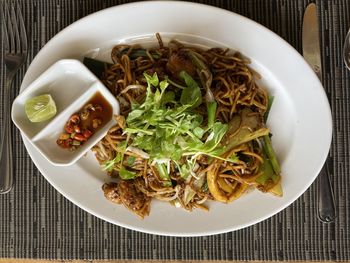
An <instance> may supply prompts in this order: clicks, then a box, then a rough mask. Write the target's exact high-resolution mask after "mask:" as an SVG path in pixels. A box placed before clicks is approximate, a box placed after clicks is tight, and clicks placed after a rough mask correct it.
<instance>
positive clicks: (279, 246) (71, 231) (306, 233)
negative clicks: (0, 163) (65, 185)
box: [0, 0, 350, 260]
mask: <svg viewBox="0 0 350 263" xmlns="http://www.w3.org/2000/svg"><path fill="white" fill-rule="evenodd" d="M0 1H1V2H2V3H4V2H10V1H9V0H0ZM17 2H18V3H19V4H20V5H21V8H22V12H23V14H24V18H25V21H26V27H27V30H28V32H29V40H30V41H29V43H30V52H29V57H28V61H27V62H26V64H25V66H24V67H23V68H22V69H21V70H20V72H19V74H18V75H17V78H16V80H15V82H14V89H13V94H12V96H13V97H12V98H14V97H15V95H16V94H17V93H18V91H19V86H20V83H21V80H22V78H23V76H24V74H25V72H26V69H27V68H28V66H29V64H30V62H31V61H32V59H33V58H34V56H35V55H36V54H37V53H38V51H39V50H40V49H41V47H42V46H43V45H44V44H45V43H46V42H47V41H49V40H50V39H51V38H52V37H53V36H54V35H55V34H56V33H57V32H59V31H60V30H61V29H63V28H64V27H66V26H68V25H69V24H71V23H73V22H74V21H76V20H77V19H79V18H81V17H84V16H86V15H88V14H90V13H92V12H95V11H98V10H101V9H103V8H107V7H110V6H114V5H118V4H122V3H126V2H129V1H117V0H101V1H99V0H86V1H82V0H17ZM197 2H200V3H205V4H209V5H214V6H218V7H222V8H224V9H228V10H231V11H234V12H236V13H239V14H242V15H244V16H247V17H249V18H251V19H253V20H255V21H257V22H259V23H261V24H262V25H264V26H266V27H267V28H269V29H271V30H272V31H274V32H276V33H277V34H278V35H280V36H281V37H282V38H284V39H285V40H286V41H288V42H289V43H290V44H291V45H293V46H294V47H295V48H296V49H297V50H298V51H299V52H300V51H301V25H302V17H303V12H304V8H305V7H306V5H307V4H308V3H309V1H307V0H305V1H302V0H289V1H288V0H232V1H229V0H228V1H225V0H207V1H197ZM316 4H317V7H318V15H319V18H320V21H321V23H320V29H321V32H322V34H321V38H322V64H323V69H324V86H325V88H326V90H327V94H328V97H329V101H330V104H331V109H332V112H333V127H334V134H333V143H332V146H331V151H330V155H331V162H330V166H331V167H330V168H331V172H332V175H331V182H332V184H333V187H334V192H335V200H336V203H337V209H338V217H337V219H336V221H335V223H332V224H322V223H320V222H319V221H318V220H317V217H316V210H315V209H316V201H317V200H316V188H315V184H313V185H312V186H311V187H310V189H309V190H307V191H306V192H305V193H304V194H303V195H302V196H301V197H300V198H299V199H298V200H297V201H296V202H294V203H293V204H292V205H291V206H290V207H288V208H287V209H285V210H284V211H282V212H280V213H279V214H277V215H275V216H274V217H272V218H270V219H268V220H265V221H263V222H261V223H259V224H256V225H254V226H251V227H248V228H245V229H242V230H239V231H236V232H230V233H227V234H222V235H215V236H208V237H197V238H175V237H161V236H154V235H149V234H143V233H138V232H134V231H131V230H127V229H124V228H121V227H118V226H115V225H112V224H110V223H107V222H104V221H102V220H100V219H98V218H96V217H94V216H92V215H90V214H88V213H87V212H85V211H83V210H81V209H80V208H78V207H77V206H75V205H73V204H72V203H71V202H69V201H68V200H67V199H65V198H64V197H63V196H62V195H60V194H59V193H58V192H57V191H56V190H55V189H54V188H53V187H52V186H51V185H50V184H49V183H48V182H47V181H46V180H45V179H44V178H43V176H42V175H41V174H40V173H39V172H38V170H37V168H36V167H35V166H34V164H33V163H32V162H31V159H30V157H29V156H28V154H27V152H26V149H25V147H24V145H23V142H22V139H21V137H20V134H19V132H18V131H17V130H16V129H15V128H14V127H13V130H12V131H13V134H14V138H13V145H14V169H15V174H16V178H15V185H14V188H13V190H12V191H11V192H10V193H9V194H7V195H2V196H0V258H10V257H11V258H13V257H15V258H47V259H155V260H164V259H173V260H195V259H201V260H212V259H214V260H220V259H224V260H350V228H349V224H350V217H349V212H350V204H349V201H350V184H349V183H350V177H349V165H350V159H349V128H350V127H349V123H350V122H349V121H350V115H349V107H350V106H349V105H350V98H349V88H350V86H349V84H350V83H349V81H350V74H349V72H348V71H347V70H346V68H345V67H344V65H343V62H342V58H341V51H342V44H343V41H344V38H345V35H346V32H347V29H348V27H349V26H350V1H348V0H333V1H331V0H329V1H321V0H318V1H316ZM2 57H3V45H1V57H0V61H1V62H0V63H1V64H0V76H1V78H0V87H3V86H4V74H5V68H4V63H3V61H2ZM1 90H3V89H1ZM4 99H8V98H4V96H3V95H1V102H3V100H4ZM0 111H2V108H1V107H0Z"/></svg>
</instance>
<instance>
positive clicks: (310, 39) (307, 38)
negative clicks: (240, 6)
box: [302, 3, 336, 223]
mask: <svg viewBox="0 0 350 263" xmlns="http://www.w3.org/2000/svg"><path fill="white" fill-rule="evenodd" d="M302 46H303V56H304V59H305V60H306V61H307V63H308V64H309V65H310V67H311V68H312V69H313V71H314V72H315V73H316V75H317V76H318V78H319V79H320V81H321V82H322V66H321V65H322V63H321V50H320V35H319V24H318V19H317V7H316V4H314V3H311V4H309V5H308V6H307V7H306V9H305V12H304V18H303V31H302ZM328 159H329V158H328V157H327V159H326V162H325V164H324V166H323V168H322V170H321V172H320V174H319V176H318V177H319V180H318V185H317V186H318V191H317V193H318V204H317V214H318V218H319V220H320V221H321V222H324V223H330V222H333V221H334V219H335V218H336V209H335V202H334V195H333V189H332V185H331V182H330V179H329V169H328Z"/></svg>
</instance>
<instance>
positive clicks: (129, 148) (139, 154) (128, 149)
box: [126, 146, 149, 159]
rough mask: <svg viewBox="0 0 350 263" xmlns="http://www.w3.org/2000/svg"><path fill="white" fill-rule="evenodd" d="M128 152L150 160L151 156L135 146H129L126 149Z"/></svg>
mask: <svg viewBox="0 0 350 263" xmlns="http://www.w3.org/2000/svg"><path fill="white" fill-rule="evenodd" d="M126 151H129V152H132V153H134V154H137V155H138V156H140V157H141V158H143V159H149V154H148V153H146V152H144V151H142V150H140V149H139V148H136V147H134V146H128V147H127V148H126Z"/></svg>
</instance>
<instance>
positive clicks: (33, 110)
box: [24, 94, 57, 122]
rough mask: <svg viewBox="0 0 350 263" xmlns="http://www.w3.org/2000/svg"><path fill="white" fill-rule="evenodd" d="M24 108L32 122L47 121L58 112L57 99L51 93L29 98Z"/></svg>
mask: <svg viewBox="0 0 350 263" xmlns="http://www.w3.org/2000/svg"><path fill="white" fill-rule="evenodd" d="M24 109H25V112H26V114H27V117H28V119H29V120H30V121H31V122H42V121H47V120H49V119H51V118H52V117H53V116H55V115H56V112H57V109H56V104H55V101H54V100H53V99H52V97H51V95H49V94H43V95H40V96H36V97H34V98H31V99H28V100H27V101H26V102H25V104H24Z"/></svg>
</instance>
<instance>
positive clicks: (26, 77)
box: [20, 1, 333, 237]
mask: <svg viewBox="0 0 350 263" xmlns="http://www.w3.org/2000/svg"><path fill="white" fill-rule="evenodd" d="M157 4H160V5H165V6H167V5H183V6H188V5H191V6H197V7H198V8H207V9H208V10H209V9H213V10H217V11H220V12H225V13H227V14H229V15H231V16H236V17H238V18H239V19H240V20H243V21H244V22H246V23H250V24H252V25H253V26H255V27H258V28H260V29H261V30H263V31H264V33H266V34H269V35H270V36H273V37H274V38H275V39H277V40H278V42H279V44H283V45H284V46H285V47H286V48H287V49H288V52H293V56H297V57H299V60H300V59H302V60H304V59H303V57H302V56H301V54H300V53H299V52H298V51H297V50H296V49H295V48H294V47H293V46H292V45H291V44H289V43H288V42H287V41H286V40H284V39H283V38H282V37H281V36H279V35H278V34H276V33H275V32H273V31H272V30H270V29H269V28H267V27H265V26H263V25H261V24H259V23H258V22H256V21H254V20H252V19H250V18H247V17H245V16H243V15H240V14H238V13H235V12H232V11H229V10H226V9H222V8H219V7H215V6H210V5H205V4H200V3H193V2H182V1H169V2H168V1H147V2H134V3H126V4H122V5H117V6H112V7H109V8H106V9H102V10H100V11H97V12H94V13H91V14H89V15H87V16H85V17H82V18H80V19H78V20H76V21H74V22H73V23H71V24H70V25H68V26H67V27H65V28H63V29H62V30H60V31H59V32H58V33H57V34H56V35H55V36H54V37H53V38H51V39H50V40H49V41H48V42H47V43H46V44H45V45H44V46H43V47H42V48H41V49H40V50H39V52H38V53H37V54H36V56H35V57H34V58H33V60H32V61H31V64H30V65H29V67H28V69H27V71H26V73H25V75H24V78H23V81H22V84H21V87H20V92H22V91H23V90H24V89H25V88H26V87H27V86H28V80H29V79H30V78H31V77H30V76H29V74H28V71H29V69H31V68H32V67H33V65H35V64H36V63H37V60H38V59H39V58H40V56H39V55H40V54H41V53H42V51H43V50H44V51H45V50H46V49H47V48H49V47H50V45H52V43H54V42H55V40H56V39H57V38H60V36H61V35H62V34H64V33H65V32H66V31H68V30H69V29H70V28H71V27H73V26H76V25H77V24H79V23H84V21H85V20H88V19H91V18H92V17H94V16H103V14H104V13H105V12H109V11H110V10H112V9H116V10H117V9H119V8H123V7H125V6H131V7H132V6H140V5H157ZM304 62H305V61H304ZM305 63H306V62H305ZM306 64H307V63H306ZM307 65H308V64H307ZM29 73H30V72H29ZM309 74H313V75H314V77H315V82H318V86H319V87H320V88H322V90H319V92H321V93H323V94H322V95H323V96H322V97H324V99H325V100H326V102H327V105H328V109H327V112H328V113H329V114H328V116H326V119H327V120H328V122H329V124H330V125H329V128H330V129H329V130H328V134H327V135H328V136H327V138H326V139H327V141H328V142H329V143H328V146H327V148H328V151H327V153H323V154H322V158H321V159H323V163H322V166H323V164H324V162H325V160H326V158H327V156H328V152H329V149H330V146H331V142H332V133H333V125H332V113H331V109H330V105H329V101H328V98H327V95H326V92H325V90H324V89H323V85H322V83H321V82H320V80H319V79H318V78H317V76H316V75H315V73H314V72H313V71H312V69H311V68H310V67H309V73H307V75H309ZM25 86H26V87H25ZM21 136H22V140H23V142H24V145H25V147H26V150H27V151H28V153H29V156H30V158H31V160H32V162H33V163H34V164H35V166H36V167H37V169H38V170H39V171H40V173H41V174H42V175H43V176H44V178H45V179H46V180H47V181H48V182H49V183H50V184H51V185H52V186H53V187H54V188H55V190H56V191H58V192H59V193H60V194H61V195H63V196H64V197H65V198H66V199H68V200H69V201H70V202H72V203H73V204H74V205H76V206H78V207H80V208H81V209H83V210H85V211H87V212H88V213H90V214H92V215H94V216H96V217H98V218H100V219H102V220H104V221H107V222H109V223H112V224H114V225H118V226H121V227H124V228H127V229H131V230H136V231H140V232H143V233H148V234H155V235H162V236H179V237H195V236H208V235H214V234H222V233H227V232H230V231H236V230H239V229H243V228H246V227H249V226H252V225H254V224H256V223H259V222H262V221H264V220H266V219H268V218H270V217H272V216H275V215H277V214H278V213H280V212H281V211H282V210H284V209H286V208H287V207H288V206H290V205H291V204H292V203H294V202H295V201H296V200H297V199H298V198H300V197H301V196H302V195H303V194H304V192H305V191H306V190H307V189H308V188H309V187H310V185H311V184H312V183H313V182H314V181H315V179H316V178H317V176H318V173H319V172H320V171H321V168H322V166H321V167H319V171H318V173H315V175H314V176H313V178H311V179H310V181H308V183H307V184H305V185H304V187H303V189H300V190H299V191H298V194H297V195H295V196H294V197H293V198H290V199H289V200H288V202H286V204H285V205H283V206H280V207H279V208H278V209H274V211H273V212H272V213H267V214H265V215H263V216H259V218H257V219H255V220H247V223H245V224H240V225H239V226H236V227H231V228H230V227H228V228H222V229H221V230H209V231H206V232H205V233H204V232H201V233H198V232H193V233H188V232H182V233H181V232H178V231H177V232H171V231H169V232H164V231H155V230H147V229H145V228H142V227H137V226H130V225H127V224H124V223H123V222H120V221H118V220H115V221H117V222H118V223H116V222H115V221H114V222H113V221H112V220H110V219H109V218H108V217H106V216H104V215H101V214H98V213H95V212H94V211H93V210H92V209H90V208H89V207H86V206H85V205H83V204H81V203H80V202H79V201H78V200H75V199H74V198H71V196H69V194H67V193H66V192H65V191H64V189H62V188H61V187H59V186H58V185H57V184H56V183H55V182H54V181H52V180H51V179H50V177H49V176H47V175H46V173H45V172H44V170H43V169H42V167H41V166H40V165H38V163H37V160H36V159H33V158H32V154H30V152H32V150H29V149H28V148H30V146H31V145H30V143H29V142H28V141H27V139H26V138H25V137H24V136H23V134H22V133H21ZM116 219H117V217H116Z"/></svg>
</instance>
